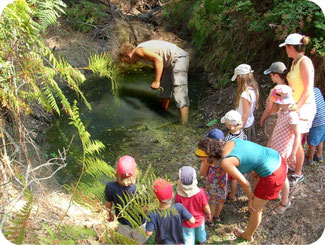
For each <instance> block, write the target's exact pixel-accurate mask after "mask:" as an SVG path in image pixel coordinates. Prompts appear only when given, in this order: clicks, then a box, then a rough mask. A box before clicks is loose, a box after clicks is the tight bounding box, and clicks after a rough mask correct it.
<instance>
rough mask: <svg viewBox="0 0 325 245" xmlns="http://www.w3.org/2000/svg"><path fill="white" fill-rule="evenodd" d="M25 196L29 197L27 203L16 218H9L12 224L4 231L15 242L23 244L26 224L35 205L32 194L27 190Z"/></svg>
mask: <svg viewBox="0 0 325 245" xmlns="http://www.w3.org/2000/svg"><path fill="white" fill-rule="evenodd" d="M24 196H25V197H26V198H27V202H26V204H25V205H24V206H23V207H22V209H21V210H20V211H19V212H18V213H17V214H15V217H14V218H11V219H9V223H11V224H12V225H9V226H8V227H6V229H5V232H4V235H5V237H6V238H7V239H8V240H9V241H10V242H12V243H14V244H23V242H24V237H25V231H26V226H27V223H28V219H29V216H30V213H31V210H32V207H33V196H32V194H31V193H30V192H29V191H28V190H26V191H25V192H24Z"/></svg>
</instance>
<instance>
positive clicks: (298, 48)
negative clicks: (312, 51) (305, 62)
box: [291, 36, 310, 53]
mask: <svg viewBox="0 0 325 245" xmlns="http://www.w3.org/2000/svg"><path fill="white" fill-rule="evenodd" d="M309 42H310V37H308V36H302V38H301V43H302V44H300V45H291V46H293V47H294V48H295V50H296V51H297V52H299V53H302V52H305V51H306V46H307V45H308V44H309Z"/></svg>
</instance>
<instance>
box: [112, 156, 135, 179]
mask: <svg viewBox="0 0 325 245" xmlns="http://www.w3.org/2000/svg"><path fill="white" fill-rule="evenodd" d="M136 166H137V164H136V162H135V159H134V158H133V157H131V156H122V157H120V159H119V160H118V162H117V173H118V174H119V175H120V176H122V177H123V178H127V177H130V176H132V174H134V171H135V168H136Z"/></svg>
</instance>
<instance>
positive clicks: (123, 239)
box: [107, 229, 137, 245]
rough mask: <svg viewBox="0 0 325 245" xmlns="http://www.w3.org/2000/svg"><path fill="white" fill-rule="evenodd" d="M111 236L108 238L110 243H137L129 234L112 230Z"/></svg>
mask: <svg viewBox="0 0 325 245" xmlns="http://www.w3.org/2000/svg"><path fill="white" fill-rule="evenodd" d="M110 234H111V237H110V238H107V242H108V244H113V245H114V244H137V242H136V241H134V240H132V239H131V238H129V237H127V236H123V235H121V234H120V233H118V232H116V231H114V230H113V229H112V230H110Z"/></svg>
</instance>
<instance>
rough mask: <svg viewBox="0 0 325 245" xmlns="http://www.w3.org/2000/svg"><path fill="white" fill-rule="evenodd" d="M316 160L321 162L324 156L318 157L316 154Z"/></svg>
mask: <svg viewBox="0 0 325 245" xmlns="http://www.w3.org/2000/svg"><path fill="white" fill-rule="evenodd" d="M314 161H316V162H319V163H321V162H323V156H320V157H318V156H317V155H316V154H315V155H314Z"/></svg>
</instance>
